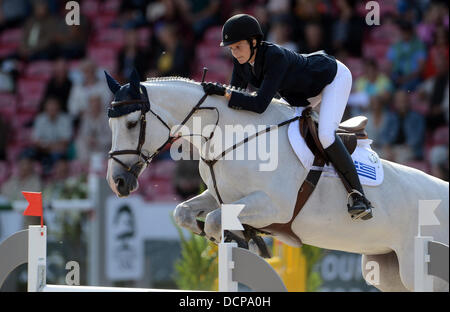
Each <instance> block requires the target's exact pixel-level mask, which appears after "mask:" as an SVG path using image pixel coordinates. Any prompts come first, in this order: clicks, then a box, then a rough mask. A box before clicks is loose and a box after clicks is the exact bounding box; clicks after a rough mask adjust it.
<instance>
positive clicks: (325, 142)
mask: <svg viewBox="0 0 450 312" xmlns="http://www.w3.org/2000/svg"><path fill="white" fill-rule="evenodd" d="M336 63H337V73H336V77H334V80H333V81H332V82H331V83H330V84H328V85H327V86H326V87H325V88H324V89H323V91H322V102H321V104H320V113H319V130H318V132H319V140H320V143H322V146H323V148H327V147H329V146H330V145H331V144H333V142H334V139H335V138H334V133H335V131H336V129H337V128H338V126H339V123H340V122H341V119H342V116H343V115H344V110H345V106H346V105H347V101H348V97H349V95H350V91H351V89H352V73H351V72H350V70H349V69H348V68H347V66H345V65H344V64H342V63H341V62H339V61H338V60H336Z"/></svg>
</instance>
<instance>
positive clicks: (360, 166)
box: [354, 160, 377, 181]
mask: <svg viewBox="0 0 450 312" xmlns="http://www.w3.org/2000/svg"><path fill="white" fill-rule="evenodd" d="M354 163H355V168H356V172H357V173H358V175H360V176H363V177H366V178H369V179H371V180H374V181H375V180H376V179H377V171H376V168H375V167H374V166H371V165H368V164H365V163H362V162H360V161H357V160H355V161H354Z"/></svg>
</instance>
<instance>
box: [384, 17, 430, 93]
mask: <svg viewBox="0 0 450 312" xmlns="http://www.w3.org/2000/svg"><path fill="white" fill-rule="evenodd" d="M400 30H401V39H400V41H399V42H397V43H394V44H393V45H392V46H390V47H389V50H388V52H387V59H388V60H389V62H390V67H391V70H390V72H391V79H392V81H393V82H394V83H395V86H396V87H397V88H400V89H403V90H410V91H414V90H415V89H416V87H417V86H418V85H419V83H420V75H421V73H422V70H423V68H424V64H425V59H426V50H425V46H424V44H423V43H422V42H421V41H420V40H419V39H418V38H417V37H416V36H415V34H414V27H413V25H412V24H411V23H408V22H401V23H400Z"/></svg>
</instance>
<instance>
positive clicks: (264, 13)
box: [229, 0, 292, 40]
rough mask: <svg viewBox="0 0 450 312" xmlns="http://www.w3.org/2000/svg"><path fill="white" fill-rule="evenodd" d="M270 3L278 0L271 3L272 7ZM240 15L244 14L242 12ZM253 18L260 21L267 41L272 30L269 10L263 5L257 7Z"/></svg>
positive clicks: (264, 38) (276, 0)
mask: <svg viewBox="0 0 450 312" xmlns="http://www.w3.org/2000/svg"><path fill="white" fill-rule="evenodd" d="M270 2H278V0H273V1H269V4H268V6H269V5H270ZM240 13H242V12H240ZM285 13H286V14H289V13H290V11H289V10H287V12H285ZM235 14H239V13H235ZM235 14H230V15H229V16H233V15H235ZM253 16H254V17H255V18H256V19H257V20H258V22H259V25H260V26H261V30H262V32H263V34H264V37H263V40H266V39H267V34H268V33H269V30H270V20H269V12H268V10H267V9H266V7H265V6H264V5H262V4H258V5H255V7H254V9H253ZM291 32H292V29H291ZM291 37H292V33H291Z"/></svg>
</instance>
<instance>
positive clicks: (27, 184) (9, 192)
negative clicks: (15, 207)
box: [0, 154, 42, 201]
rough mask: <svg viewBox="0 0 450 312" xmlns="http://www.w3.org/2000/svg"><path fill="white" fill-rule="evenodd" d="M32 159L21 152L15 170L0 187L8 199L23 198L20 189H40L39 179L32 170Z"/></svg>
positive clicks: (33, 190) (34, 190)
mask: <svg viewBox="0 0 450 312" xmlns="http://www.w3.org/2000/svg"><path fill="white" fill-rule="evenodd" d="M33 165H34V163H33V160H32V159H31V158H30V157H28V156H27V155H26V154H22V155H21V156H20V158H19V161H18V163H17V172H16V173H15V174H14V175H13V176H12V177H10V178H9V179H8V180H7V181H6V182H5V183H4V184H3V185H2V188H1V192H0V193H1V195H3V196H5V197H6V198H7V199H8V200H9V201H15V200H23V199H24V198H23V195H22V191H29V192H40V191H42V185H41V179H40V177H39V175H38V174H37V173H36V172H35V170H34V166H33Z"/></svg>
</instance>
